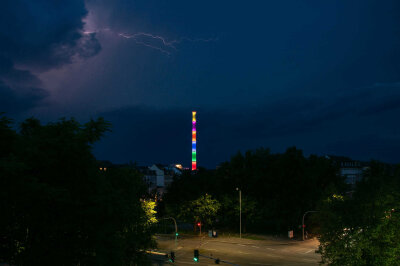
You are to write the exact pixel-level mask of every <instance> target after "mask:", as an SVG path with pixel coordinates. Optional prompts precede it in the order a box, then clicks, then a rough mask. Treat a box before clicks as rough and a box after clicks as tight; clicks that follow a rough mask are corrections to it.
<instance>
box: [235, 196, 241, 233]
mask: <svg viewBox="0 0 400 266" xmlns="http://www.w3.org/2000/svg"><path fill="white" fill-rule="evenodd" d="M236 191H239V238H242V191H241V190H240V189H239V188H236Z"/></svg>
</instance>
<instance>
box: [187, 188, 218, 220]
mask: <svg viewBox="0 0 400 266" xmlns="http://www.w3.org/2000/svg"><path fill="white" fill-rule="evenodd" d="M220 206H221V204H220V203H219V202H218V201H217V200H216V199H213V198H212V197H211V195H208V194H205V195H204V196H201V197H200V198H198V199H195V200H193V201H189V202H186V203H185V204H184V205H183V207H182V208H181V213H180V216H179V218H183V219H185V220H187V221H190V222H193V223H195V222H201V223H202V224H203V225H205V226H212V224H213V223H214V221H215V217H216V216H217V212H218V210H219V208H220Z"/></svg>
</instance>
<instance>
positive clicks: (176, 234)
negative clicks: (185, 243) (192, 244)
mask: <svg viewBox="0 0 400 266" xmlns="http://www.w3.org/2000/svg"><path fill="white" fill-rule="evenodd" d="M161 219H163V220H164V219H171V220H173V221H174V225H175V248H176V246H177V245H178V226H177V225H176V220H175V218H173V217H164V218H161Z"/></svg>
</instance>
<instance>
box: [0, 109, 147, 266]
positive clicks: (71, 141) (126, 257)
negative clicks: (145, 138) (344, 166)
mask: <svg viewBox="0 0 400 266" xmlns="http://www.w3.org/2000/svg"><path fill="white" fill-rule="evenodd" d="M15 128H17V126H16V125H13V123H12V121H11V120H10V119H8V118H6V117H4V116H3V117H1V118H0V212H1V213H0V217H1V218H0V263H8V264H11V265H137V264H140V265H143V264H145V263H146V258H145V255H144V251H145V250H146V249H148V248H150V247H153V246H154V245H155V242H154V241H153V239H152V226H151V224H152V223H154V222H155V221H154V212H153V211H152V206H151V205H149V204H147V203H146V202H145V201H144V200H143V198H144V195H145V193H146V186H145V184H144V182H143V180H142V176H141V175H140V174H139V173H138V172H137V171H135V170H134V169H130V168H124V169H107V171H100V169H99V167H98V165H97V161H96V159H95V157H94V156H93V154H92V151H91V150H92V144H93V143H94V142H96V141H98V140H99V139H100V138H101V137H102V135H103V134H104V133H105V132H106V131H108V130H109V129H110V125H109V124H108V123H107V122H106V121H104V120H103V119H101V118H100V119H97V120H91V121H89V122H88V123H85V124H80V123H78V122H77V121H75V120H74V119H69V120H67V119H61V120H59V121H57V122H55V123H49V124H47V125H42V124H41V123H40V121H39V120H37V119H34V118H30V119H27V120H26V121H24V122H23V123H21V124H20V125H19V127H18V128H17V129H15Z"/></svg>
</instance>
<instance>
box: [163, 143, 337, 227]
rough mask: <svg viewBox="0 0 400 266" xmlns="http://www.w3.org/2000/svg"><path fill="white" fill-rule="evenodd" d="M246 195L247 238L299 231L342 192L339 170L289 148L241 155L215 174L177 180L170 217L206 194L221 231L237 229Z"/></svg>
mask: <svg viewBox="0 0 400 266" xmlns="http://www.w3.org/2000/svg"><path fill="white" fill-rule="evenodd" d="M236 188H238V189H240V190H241V191H242V219H243V228H244V230H245V231H249V232H274V233H277V232H281V233H283V232H285V231H287V229H288V227H289V228H297V227H298V225H299V224H301V217H302V215H303V213H304V212H305V211H309V210H313V209H315V208H316V206H317V203H318V202H319V201H320V200H321V199H323V198H324V197H325V196H326V195H328V194H330V193H333V192H335V191H339V190H341V189H343V188H344V183H343V179H342V178H341V177H339V176H338V174H337V167H336V166H335V165H334V164H333V163H332V161H331V160H329V159H327V158H325V157H319V156H315V155H311V156H309V157H308V158H306V157H305V156H304V155H303V153H302V151H301V150H299V149H296V148H294V147H293V148H289V149H287V151H286V152H285V153H283V154H272V153H271V152H270V151H269V150H268V149H258V150H255V151H248V152H246V153H245V154H241V153H238V154H236V155H235V156H233V157H232V158H231V160H230V161H229V162H226V163H223V164H222V165H221V166H220V167H219V168H218V169H217V170H213V171H210V170H205V169H200V170H199V172H198V173H197V174H190V173H189V172H188V173H185V174H184V175H183V176H182V177H180V178H177V179H176V180H175V181H174V182H173V183H172V185H171V187H170V188H169V190H168V194H167V195H166V196H165V206H166V209H167V211H168V212H170V213H171V215H179V212H180V209H179V206H180V205H181V204H182V202H190V201H192V200H194V199H196V198H198V197H200V196H201V195H202V194H203V193H208V194H210V195H212V196H213V197H215V198H216V199H217V200H218V201H219V202H220V203H221V207H220V209H219V215H218V218H217V219H218V221H219V226H220V227H225V228H231V229H236V228H237V224H238V221H239V195H238V191H237V190H236Z"/></svg>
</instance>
